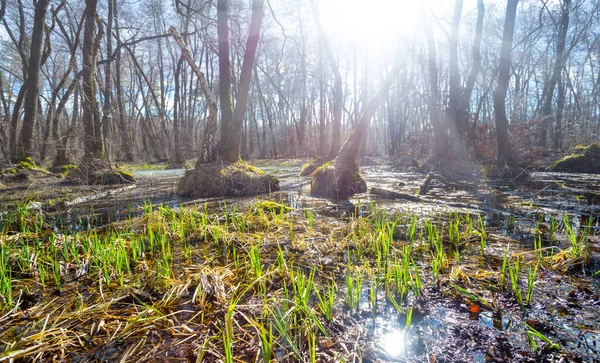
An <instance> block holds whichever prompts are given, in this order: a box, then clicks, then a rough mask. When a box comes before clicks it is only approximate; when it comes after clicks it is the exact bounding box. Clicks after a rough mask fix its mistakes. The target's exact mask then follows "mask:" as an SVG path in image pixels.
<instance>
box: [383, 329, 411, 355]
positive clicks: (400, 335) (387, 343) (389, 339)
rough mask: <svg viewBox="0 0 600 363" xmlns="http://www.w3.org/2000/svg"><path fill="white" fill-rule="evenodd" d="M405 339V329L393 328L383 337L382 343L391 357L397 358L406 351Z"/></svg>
mask: <svg viewBox="0 0 600 363" xmlns="http://www.w3.org/2000/svg"><path fill="white" fill-rule="evenodd" d="M405 339H406V333H405V332H404V331H402V330H392V331H389V332H388V333H387V334H385V335H383V336H382V337H381V340H380V344H381V347H382V348H383V349H384V350H385V352H386V353H387V354H388V355H389V356H390V357H392V358H397V357H399V356H401V355H403V354H405V353H406V351H405V350H406V346H405Z"/></svg>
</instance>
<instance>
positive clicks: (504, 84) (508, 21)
mask: <svg viewBox="0 0 600 363" xmlns="http://www.w3.org/2000/svg"><path fill="white" fill-rule="evenodd" d="M518 3H519V0H508V4H507V5H506V16H505V18H504V32H503V35H502V48H501V50H500V63H499V65H498V86H497V87H496V94H495V96H494V112H495V113H496V118H495V120H496V140H497V142H498V164H499V165H501V166H504V165H507V164H511V163H512V162H513V158H512V154H511V150H510V141H509V137H508V119H507V117H506V90H507V89H508V82H509V79H510V64H511V53H512V44H513V34H514V30H515V18H516V16H517V5H518Z"/></svg>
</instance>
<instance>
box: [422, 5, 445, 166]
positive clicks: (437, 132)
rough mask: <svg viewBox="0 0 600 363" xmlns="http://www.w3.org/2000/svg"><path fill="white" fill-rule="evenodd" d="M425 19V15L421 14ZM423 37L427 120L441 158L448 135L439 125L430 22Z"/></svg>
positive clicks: (438, 93) (437, 153)
mask: <svg viewBox="0 0 600 363" xmlns="http://www.w3.org/2000/svg"><path fill="white" fill-rule="evenodd" d="M421 16H422V18H423V19H425V14H424V13H422V14H421ZM424 28H425V29H424V30H425V37H426V38H427V58H428V65H429V98H428V102H427V108H428V109H429V118H430V122H431V126H432V127H433V135H434V139H435V141H434V142H435V150H434V152H435V155H436V157H437V158H438V159H439V158H442V157H444V156H445V155H446V153H447V147H448V135H447V133H446V131H445V130H444V128H443V127H442V125H441V123H440V107H439V102H438V100H439V97H440V91H439V89H438V71H437V53H436V50H435V41H434V39H433V29H432V24H431V22H424Z"/></svg>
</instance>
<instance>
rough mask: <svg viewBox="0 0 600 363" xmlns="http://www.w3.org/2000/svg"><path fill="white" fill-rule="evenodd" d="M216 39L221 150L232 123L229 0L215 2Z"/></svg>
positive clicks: (225, 142)
mask: <svg viewBox="0 0 600 363" xmlns="http://www.w3.org/2000/svg"><path fill="white" fill-rule="evenodd" d="M217 37H218V39H219V45H218V50H219V106H220V108H221V150H219V153H220V154H221V155H222V154H223V153H224V150H223V148H225V147H226V145H228V141H227V139H228V138H229V134H230V132H231V131H230V126H231V123H232V122H233V104H232V100H231V97H232V96H231V60H230V58H229V0H218V1H217Z"/></svg>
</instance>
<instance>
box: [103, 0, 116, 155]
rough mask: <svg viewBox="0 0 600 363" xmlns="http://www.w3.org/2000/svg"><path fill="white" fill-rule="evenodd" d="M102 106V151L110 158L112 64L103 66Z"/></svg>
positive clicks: (109, 44) (109, 48) (109, 43)
mask: <svg viewBox="0 0 600 363" xmlns="http://www.w3.org/2000/svg"><path fill="white" fill-rule="evenodd" d="M113 5H114V3H113V0H108V18H107V19H106V34H108V36H107V37H106V57H107V58H110V57H111V56H112V52H113V47H112V30H113V18H114V9H113ZM103 94H104V104H103V106H102V131H103V136H104V149H105V150H106V155H107V156H108V157H109V158H110V124H111V123H112V107H111V106H112V62H107V63H106V64H105V65H104V90H103Z"/></svg>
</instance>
